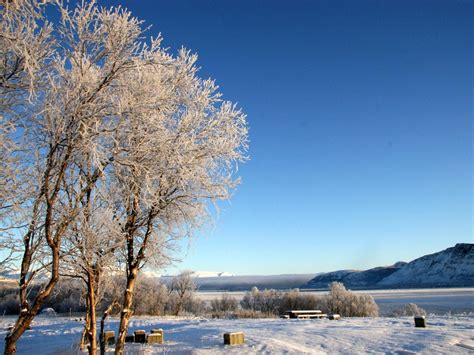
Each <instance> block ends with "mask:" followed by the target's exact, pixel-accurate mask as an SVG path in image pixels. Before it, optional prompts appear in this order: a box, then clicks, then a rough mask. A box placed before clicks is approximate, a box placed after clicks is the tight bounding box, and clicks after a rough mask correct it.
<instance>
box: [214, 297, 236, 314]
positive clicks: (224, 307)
mask: <svg viewBox="0 0 474 355" xmlns="http://www.w3.org/2000/svg"><path fill="white" fill-rule="evenodd" d="M238 308H239V302H238V301H237V299H236V298H235V297H232V296H230V295H229V294H227V293H224V294H222V296H221V298H220V299H219V298H217V299H214V300H212V301H211V311H212V312H213V313H229V312H236V311H237V309H238Z"/></svg>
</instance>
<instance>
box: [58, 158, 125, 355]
mask: <svg viewBox="0 0 474 355" xmlns="http://www.w3.org/2000/svg"><path fill="white" fill-rule="evenodd" d="M81 170H82V171H83V174H85V175H87V169H86V168H85V167H84V168H83V169H81ZM84 180H86V181H87V179H84ZM78 188H79V189H81V186H80V185H79V186H78ZM104 188H106V187H104V186H99V187H98V188H96V190H95V191H94V193H89V194H86V196H85V197H84V199H83V200H82V201H81V204H82V206H81V209H80V212H79V214H78V216H77V218H76V220H75V223H73V224H72V225H71V228H70V232H69V233H68V234H67V235H66V237H65V243H64V244H65V245H64V249H65V250H66V251H67V252H65V255H64V259H63V266H62V268H61V271H60V274H61V275H65V276H69V277H73V278H79V279H80V280H82V283H83V288H84V295H85V296H84V298H85V301H86V302H85V303H86V319H85V325H84V332H83V336H82V339H81V345H84V343H85V341H86V340H87V343H88V349H89V353H91V354H95V353H96V352H97V339H96V338H97V335H96V334H97V326H96V324H97V317H96V309H97V305H98V304H99V303H100V302H101V301H102V300H103V299H104V294H105V291H106V290H107V289H108V288H109V287H110V283H111V282H114V279H113V276H114V275H115V274H117V272H118V266H119V262H120V256H121V254H120V248H121V246H122V245H123V238H122V236H121V230H120V226H119V224H118V223H117V218H116V216H115V215H114V209H113V208H112V206H110V205H109V204H108V201H107V194H106V192H105V191H103V189H104Z"/></svg>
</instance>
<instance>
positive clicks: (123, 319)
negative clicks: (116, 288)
mask: <svg viewBox="0 0 474 355" xmlns="http://www.w3.org/2000/svg"><path fill="white" fill-rule="evenodd" d="M137 272H138V267H134V268H132V269H131V270H130V271H129V273H128V275H127V289H126V290H125V294H124V298H123V305H122V312H121V313H120V326H119V331H118V336H117V343H116V345H115V355H122V354H123V349H124V347H125V337H126V336H127V331H128V322H129V321H130V318H131V316H132V310H131V307H132V302H133V291H134V288H135V281H136V277H137Z"/></svg>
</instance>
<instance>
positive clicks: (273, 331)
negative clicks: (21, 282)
mask: <svg viewBox="0 0 474 355" xmlns="http://www.w3.org/2000/svg"><path fill="white" fill-rule="evenodd" d="M11 321H12V319H8V318H4V319H2V320H1V322H0V324H1V328H2V333H1V334H0V335H1V337H2V343H1V344H0V345H1V346H2V347H3V337H4V335H5V330H4V329H5V328H6V326H7V325H8V324H9V323H10V322H11ZM427 322H428V326H427V328H415V327H414V324H413V319H412V318H411V317H408V318H407V317H405V318H346V319H342V320H339V321H330V320H326V319H322V320H287V319H257V320H256V319H239V320H208V319H184V318H181V319H176V318H158V317H135V318H134V319H133V320H132V322H131V324H130V332H133V331H134V330H136V329H145V330H146V331H147V332H149V331H150V330H151V329H152V328H163V329H164V331H165V341H166V343H165V344H164V345H158V344H157V345H135V344H126V353H127V354H152V353H196V354H201V353H202V354H219V353H235V354H242V353H245V354H248V353H277V354H278V353H392V354H395V353H396V354H412V353H426V354H433V353H466V354H467V353H470V352H471V353H472V351H473V350H474V318H473V317H459V316H458V317H440V316H432V317H428V318H427ZM117 327H118V321H117V320H116V319H112V320H111V321H110V322H108V324H107V329H110V330H115V331H116V330H117ZM81 329H82V324H81V323H80V322H76V321H74V320H73V319H69V318H59V317H58V318H54V319H51V318H38V319H37V320H36V321H35V324H34V325H33V327H32V328H31V330H29V331H27V332H26V333H25V336H24V337H23V338H22V339H21V341H20V342H19V344H18V354H19V355H21V354H77V353H79V351H78V349H77V345H76V343H77V340H78V338H79V336H80V333H81ZM229 331H243V332H244V333H245V344H244V345H239V346H234V347H225V346H224V345H223V333H224V332H229ZM108 350H109V351H112V350H113V349H112V348H109V349H108Z"/></svg>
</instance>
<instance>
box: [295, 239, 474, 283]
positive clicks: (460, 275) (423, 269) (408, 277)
mask: <svg viewBox="0 0 474 355" xmlns="http://www.w3.org/2000/svg"><path fill="white" fill-rule="evenodd" d="M333 281H339V282H342V283H344V285H345V286H346V287H348V288H352V289H364V288H408V287H415V288H420V287H457V286H474V244H467V243H460V244H456V245H455V246H454V247H451V248H448V249H446V250H443V251H440V252H438V253H434V254H430V255H425V256H422V257H421V258H418V259H415V260H413V261H411V262H409V263H404V262H398V263H396V264H394V265H392V266H384V267H376V268H373V269H369V270H363V271H360V270H340V271H334V272H329V273H325V274H321V275H318V276H316V277H315V278H313V279H312V280H310V281H309V282H308V283H307V284H305V285H303V286H301V288H313V289H325V288H327V287H328V284H329V283H331V282H333Z"/></svg>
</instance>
